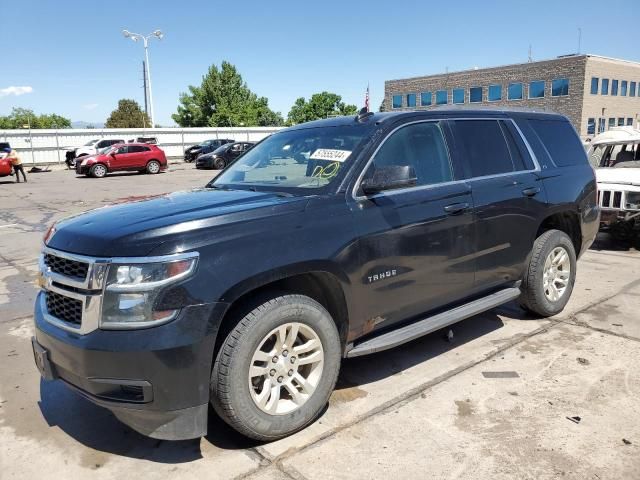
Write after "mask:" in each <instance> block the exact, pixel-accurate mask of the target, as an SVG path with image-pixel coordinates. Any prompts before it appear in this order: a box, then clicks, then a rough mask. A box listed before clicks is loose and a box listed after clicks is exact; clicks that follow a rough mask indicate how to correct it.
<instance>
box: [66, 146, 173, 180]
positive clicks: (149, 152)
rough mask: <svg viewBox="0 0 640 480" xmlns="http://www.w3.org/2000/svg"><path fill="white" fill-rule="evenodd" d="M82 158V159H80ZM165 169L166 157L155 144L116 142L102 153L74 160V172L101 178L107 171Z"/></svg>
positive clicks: (157, 170) (150, 171) (152, 171)
mask: <svg viewBox="0 0 640 480" xmlns="http://www.w3.org/2000/svg"><path fill="white" fill-rule="evenodd" d="M80 160H82V161H80ZM166 169H167V157H166V156H165V155H164V152H163V151H162V150H161V149H160V148H158V147H157V146H156V145H149V144H146V143H117V144H115V145H113V146H112V147H111V148H109V150H106V151H105V152H104V153H98V154H96V155H88V156H86V157H83V158H82V159H78V161H76V173H77V174H78V175H89V176H92V177H96V178H102V177H104V176H105V175H106V174H107V173H109V172H121V171H136V172H147V173H158V172H160V171H162V170H166Z"/></svg>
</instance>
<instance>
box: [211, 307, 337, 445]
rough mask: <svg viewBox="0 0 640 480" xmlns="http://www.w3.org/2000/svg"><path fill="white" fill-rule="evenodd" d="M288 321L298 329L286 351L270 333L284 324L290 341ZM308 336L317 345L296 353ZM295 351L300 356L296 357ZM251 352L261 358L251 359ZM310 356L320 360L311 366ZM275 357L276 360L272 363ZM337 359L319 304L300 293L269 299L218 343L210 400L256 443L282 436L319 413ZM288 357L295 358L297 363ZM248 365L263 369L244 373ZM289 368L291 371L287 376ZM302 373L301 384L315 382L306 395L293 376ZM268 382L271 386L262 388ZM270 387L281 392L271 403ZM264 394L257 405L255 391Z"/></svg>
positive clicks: (333, 333)
mask: <svg viewBox="0 0 640 480" xmlns="http://www.w3.org/2000/svg"><path fill="white" fill-rule="evenodd" d="M294 325H297V327H298V332H299V333H298V334H297V335H298V336H296V338H297V340H296V341H295V342H294V343H293V344H292V345H296V346H295V347H293V348H292V347H291V346H289V347H288V348H290V349H291V352H287V351H284V350H279V347H278V345H277V342H278V338H279V337H278V334H277V333H276V332H278V331H281V330H282V329H283V328H284V329H285V331H286V335H285V338H286V340H285V342H290V339H291V338H293V337H290V335H292V330H293V329H292V326H294ZM287 326H289V327H287ZM312 334H313V335H315V337H313V335H312ZM305 337H306V338H305ZM312 338H315V340H313V342H314V343H313V344H314V345H316V346H317V345H318V344H319V345H320V346H319V347H316V348H315V349H314V350H311V351H309V352H304V351H298V350H300V349H301V345H307V346H308V345H311V344H312V340H311V339H312ZM265 340H266V343H265ZM271 341H274V342H275V343H273V344H272V343H269V342H271ZM265 345H266V349H265ZM285 345H286V343H285ZM285 348H286V347H285ZM305 348H307V349H308V347H305ZM266 352H269V353H266ZM274 352H275V355H274V356H271V355H272V354H274ZM296 353H297V355H300V357H298V358H296ZM257 355H260V356H261V357H262V356H265V358H261V357H260V358H258V360H256V356H257ZM304 355H307V356H304ZM311 358H314V359H315V360H316V361H317V360H318V358H322V359H323V361H322V363H315V364H312V363H311V362H310V359H311ZM275 359H277V361H278V363H273V362H274V361H275ZM340 359H341V346H340V337H339V335H338V330H337V328H336V325H335V323H334V321H333V319H332V318H331V316H330V315H329V312H327V311H326V310H325V308H324V307H323V306H322V305H320V304H319V303H318V302H316V301H315V300H312V299H311V298H309V297H306V296H304V295H282V296H278V297H274V298H272V299H270V300H268V301H266V302H264V303H262V304H261V305H259V306H257V307H256V308H254V309H253V310H251V311H250V312H249V313H248V314H246V315H245V316H244V317H243V318H242V319H241V320H240V322H238V324H237V325H236V326H235V327H234V328H233V330H231V332H230V333H229V334H228V335H227V337H226V339H225V340H224V342H223V343H222V345H221V346H220V349H219V350H218V353H217V356H216V359H215V363H214V367H213V370H212V373H211V404H212V406H213V408H214V409H215V411H216V412H217V413H218V415H220V417H221V418H222V419H223V420H224V421H225V422H226V423H228V424H229V425H230V426H231V427H232V428H234V429H235V430H237V431H238V432H240V433H241V434H243V435H245V436H247V437H250V438H252V439H255V440H260V441H271V440H277V439H279V438H283V437H286V436H287V435H290V434H292V433H295V432H297V431H299V430H301V429H303V428H304V427H306V426H307V425H309V424H310V423H311V422H313V421H314V420H315V419H316V418H317V417H318V416H319V414H320V413H321V411H322V409H323V408H324V406H325V405H326V404H327V401H328V400H329V396H330V395H331V392H332V391H333V388H334V387H335V384H336V380H337V378H338V372H339V370H340ZM294 361H295V362H298V361H299V362H300V366H299V367H298V363H294ZM289 362H291V363H289ZM302 362H307V363H306V364H302ZM258 364H260V365H258ZM291 364H293V366H292V365H291ZM257 365H258V366H257ZM251 366H254V367H255V366H257V368H258V369H259V371H260V372H264V373H260V374H255V375H254V376H252V377H250V374H249V372H250V367H251ZM293 368H295V369H296V370H295V373H294V374H293V375H292V373H291V372H293V371H294V370H293ZM298 368H299V369H298ZM276 369H277V370H278V371H277V372H276ZM252 371H253V369H252ZM274 372H275V373H274ZM305 372H306V373H305ZM309 372H310V373H309ZM305 375H306V378H304V381H305V383H306V382H309V383H308V384H309V385H312V384H313V383H315V386H314V388H313V389H309V391H310V394H309V395H308V397H306V398H305V394H304V388H302V383H298V380H297V378H299V376H302V377H305ZM277 382H282V383H277ZM269 385H272V386H271V388H267V387H268V386H269ZM298 386H299V389H298ZM276 387H277V389H278V391H279V392H282V393H281V394H280V395H279V397H278V398H279V400H278V402H272V400H273V399H274V398H275V397H273V396H272V395H273V393H272V392H273V389H274V388H276ZM290 388H293V389H295V391H296V392H298V393H297V394H296V395H297V396H299V397H300V398H299V402H296V401H294V396H293V394H292V393H290V392H291V391H292V390H290ZM264 392H267V393H266V398H265V396H263V397H262V398H265V405H264V406H263V407H259V406H258V402H259V401H260V400H259V397H260V395H259V394H260V393H264ZM270 404H271V405H276V406H277V408H272V407H270ZM268 410H270V411H268Z"/></svg>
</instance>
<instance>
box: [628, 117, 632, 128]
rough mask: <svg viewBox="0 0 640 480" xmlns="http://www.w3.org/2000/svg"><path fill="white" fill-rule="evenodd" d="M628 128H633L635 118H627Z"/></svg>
mask: <svg viewBox="0 0 640 480" xmlns="http://www.w3.org/2000/svg"><path fill="white" fill-rule="evenodd" d="M627 127H633V118H631V117H629V118H627Z"/></svg>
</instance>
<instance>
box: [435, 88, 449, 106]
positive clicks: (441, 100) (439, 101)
mask: <svg viewBox="0 0 640 480" xmlns="http://www.w3.org/2000/svg"><path fill="white" fill-rule="evenodd" d="M447 103H448V99H447V91H446V90H438V91H437V92H436V105H446V104H447Z"/></svg>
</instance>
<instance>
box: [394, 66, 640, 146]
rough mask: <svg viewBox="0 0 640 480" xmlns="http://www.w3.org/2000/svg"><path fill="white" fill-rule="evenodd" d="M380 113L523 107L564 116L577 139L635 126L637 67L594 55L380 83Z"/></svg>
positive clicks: (639, 110)
mask: <svg viewBox="0 0 640 480" xmlns="http://www.w3.org/2000/svg"><path fill="white" fill-rule="evenodd" d="M384 91H385V98H384V108H385V110H387V111H392V110H414V109H415V110H424V109H429V108H434V107H437V106H440V105H467V106H479V105H484V106H490V107H498V108H500V107H524V108H533V109H536V110H547V111H555V112H559V113H562V114H563V115H566V116H567V117H568V118H569V119H570V120H571V122H572V123H573V125H574V126H575V128H576V130H577V131H578V133H579V134H580V136H581V137H583V138H584V137H590V136H593V135H595V134H597V133H599V132H603V131H605V130H608V129H609V128H611V127H614V126H622V125H633V126H635V127H636V128H638V121H640V63H638V62H631V61H627V60H618V59H614V58H607V57H599V56H597V55H567V56H562V57H558V58H555V59H552V60H543V61H539V62H529V63H520V64H515V65H506V66H502V67H491V68H478V69H473V70H464V71H461V72H449V73H441V74H437V75H428V76H424V77H413V78H404V79H399V80H388V81H386V82H385V87H384Z"/></svg>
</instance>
